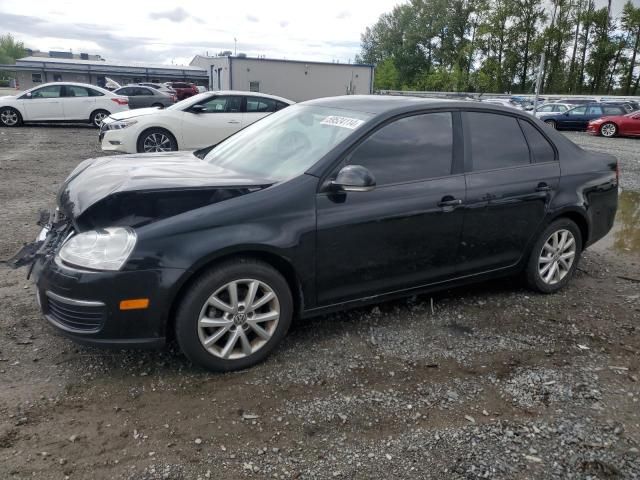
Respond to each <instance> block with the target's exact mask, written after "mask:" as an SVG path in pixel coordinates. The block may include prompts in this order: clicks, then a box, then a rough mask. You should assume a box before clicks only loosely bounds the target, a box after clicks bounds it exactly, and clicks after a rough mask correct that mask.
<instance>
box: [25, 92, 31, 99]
mask: <svg viewBox="0 0 640 480" xmlns="http://www.w3.org/2000/svg"><path fill="white" fill-rule="evenodd" d="M24 96H25V97H27V98H31V96H32V95H31V92H27V93H25V94H24Z"/></svg>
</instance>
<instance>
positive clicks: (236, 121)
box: [227, 120, 240, 124]
mask: <svg viewBox="0 0 640 480" xmlns="http://www.w3.org/2000/svg"><path fill="white" fill-rule="evenodd" d="M227 123H233V124H238V123H240V120H229V121H228V122H227Z"/></svg>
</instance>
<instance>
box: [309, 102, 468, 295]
mask: <svg viewBox="0 0 640 480" xmlns="http://www.w3.org/2000/svg"><path fill="white" fill-rule="evenodd" d="M457 153H458V152H457V150H456V155H457ZM453 160H454V148H453V128H452V114H451V113H450V112H441V113H429V114H423V115H414V116H410V117H406V118H402V119H399V120H395V121H393V122H392V123H389V124H387V125H386V126H383V127H382V128H380V129H378V130H377V131H375V132H374V133H373V134H371V135H370V136H369V137H368V138H367V139H365V140H364V141H363V142H362V143H360V144H359V146H357V147H356V148H355V149H354V150H353V151H352V152H351V153H350V154H348V156H347V158H346V159H345V161H344V162H343V163H342V165H341V166H339V167H338V168H336V170H335V171H334V173H333V175H335V174H336V173H337V171H338V170H339V169H340V168H341V167H342V166H344V165H346V164H350V165H362V166H364V167H366V168H367V169H368V170H369V171H370V172H371V173H372V174H373V176H374V177H375V179H376V187H375V189H374V190H373V191H369V192H342V193H330V192H321V193H319V194H318V195H317V199H316V208H317V238H316V242H317V247H316V248H317V255H316V262H317V265H316V272H317V277H316V287H317V292H318V298H317V300H318V304H319V305H330V304H334V303H340V302H342V301H345V300H348V299H354V298H359V297H365V296H369V295H376V294H382V293H387V292H391V291H396V290H402V289H406V288H410V287H415V286H420V285H425V284H429V283H435V282H438V281H442V280H444V279H447V278H450V277H452V276H454V274H455V270H456V264H455V259H456V254H457V248H458V243H459V239H460V234H461V230H462V210H461V209H460V208H459V204H461V203H462V202H463V201H464V197H465V184H464V175H463V174H461V173H453V172H455V171H456V168H455V165H456V164H457V162H454V161H453ZM459 160H460V161H461V159H459Z"/></svg>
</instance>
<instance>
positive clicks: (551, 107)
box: [535, 103, 575, 118]
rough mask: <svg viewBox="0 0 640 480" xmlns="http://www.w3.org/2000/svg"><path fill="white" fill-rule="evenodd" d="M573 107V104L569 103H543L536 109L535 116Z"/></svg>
mask: <svg viewBox="0 0 640 480" xmlns="http://www.w3.org/2000/svg"><path fill="white" fill-rule="evenodd" d="M573 107H575V105H570V104H568V103H545V104H544V105H541V106H539V107H538V108H537V109H536V111H535V116H536V117H538V118H543V117H545V116H546V115H552V114H554V113H564V112H566V111H567V110H569V109H570V108H573Z"/></svg>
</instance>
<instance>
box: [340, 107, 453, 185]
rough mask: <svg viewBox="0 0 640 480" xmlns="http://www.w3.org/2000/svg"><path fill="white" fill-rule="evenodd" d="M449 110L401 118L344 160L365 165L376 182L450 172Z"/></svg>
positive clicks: (451, 145)
mask: <svg viewBox="0 0 640 480" xmlns="http://www.w3.org/2000/svg"><path fill="white" fill-rule="evenodd" d="M452 158H453V128H452V121H451V113H450V112H443V113H429V114H425V115H415V116H411V117H406V118H401V119H400V120H396V121H394V122H393V123H390V124H388V125H386V126H384V127H382V128H381V129H380V130H377V131H376V132H375V133H373V134H372V135H371V136H370V137H369V138H367V139H366V140H365V141H364V142H363V143H361V144H360V145H359V146H358V147H357V148H356V149H355V150H354V151H353V153H352V154H351V155H350V156H349V158H348V160H347V163H348V164H351V165H362V166H363V167H366V168H368V169H369V170H370V171H371V173H372V174H373V175H374V177H375V179H376V183H377V184H378V185H389V184H394V183H404V182H413V181H417V180H424V179H427V178H435V177H442V176H445V175H450V174H451V163H452Z"/></svg>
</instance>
